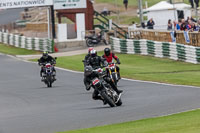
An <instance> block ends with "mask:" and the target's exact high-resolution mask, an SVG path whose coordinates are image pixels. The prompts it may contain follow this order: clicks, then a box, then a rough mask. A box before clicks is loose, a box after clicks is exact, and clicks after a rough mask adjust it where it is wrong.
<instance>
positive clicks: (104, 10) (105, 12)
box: [101, 7, 110, 16]
mask: <svg viewBox="0 0 200 133" xmlns="http://www.w3.org/2000/svg"><path fill="white" fill-rule="evenodd" d="M101 14H103V15H104V16H107V15H110V14H109V11H108V9H107V8H106V7H104V8H103V11H102V12H101Z"/></svg>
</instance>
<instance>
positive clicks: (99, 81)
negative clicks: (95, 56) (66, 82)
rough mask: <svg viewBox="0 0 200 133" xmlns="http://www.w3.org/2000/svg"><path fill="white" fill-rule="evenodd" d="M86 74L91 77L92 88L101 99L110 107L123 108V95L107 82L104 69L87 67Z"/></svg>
mask: <svg viewBox="0 0 200 133" xmlns="http://www.w3.org/2000/svg"><path fill="white" fill-rule="evenodd" d="M84 74H85V75H86V76H91V79H92V80H91V81H92V82H91V86H92V87H93V88H94V89H95V90H97V91H98V92H99V95H100V96H101V98H102V99H103V100H104V101H105V102H106V103H108V104H109V105H110V107H115V106H121V105H122V100H121V93H120V94H117V92H116V91H115V90H114V89H113V88H112V87H111V86H110V85H109V84H108V83H107V82H106V80H105V78H106V77H107V75H106V72H105V71H103V69H101V68H98V69H93V68H92V67H91V66H85V70H84Z"/></svg>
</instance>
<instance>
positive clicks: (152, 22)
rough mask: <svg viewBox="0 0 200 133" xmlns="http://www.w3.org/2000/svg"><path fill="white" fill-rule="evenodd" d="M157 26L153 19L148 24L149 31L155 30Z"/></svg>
mask: <svg viewBox="0 0 200 133" xmlns="http://www.w3.org/2000/svg"><path fill="white" fill-rule="evenodd" d="M154 25H155V22H154V21H153V18H151V19H150V20H149V21H148V22H147V28H148V29H153V26H154Z"/></svg>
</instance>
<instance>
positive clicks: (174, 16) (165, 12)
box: [146, 1, 191, 29]
mask: <svg viewBox="0 0 200 133" xmlns="http://www.w3.org/2000/svg"><path fill="white" fill-rule="evenodd" d="M146 11H147V18H148V20H149V19H150V18H153V20H154V22H155V25H154V29H167V23H168V20H169V19H171V20H172V22H173V21H178V19H181V18H184V19H187V17H191V6H190V5H188V4H185V3H176V4H170V3H169V2H167V1H161V2H159V3H157V4H155V5H153V6H152V7H149V8H147V9H146Z"/></svg>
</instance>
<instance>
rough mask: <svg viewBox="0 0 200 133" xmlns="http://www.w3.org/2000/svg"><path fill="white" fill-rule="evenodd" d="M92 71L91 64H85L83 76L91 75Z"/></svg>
mask: <svg viewBox="0 0 200 133" xmlns="http://www.w3.org/2000/svg"><path fill="white" fill-rule="evenodd" d="M92 72H93V68H92V67H91V66H86V67H85V70H84V75H85V76H89V75H91V74H92Z"/></svg>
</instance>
